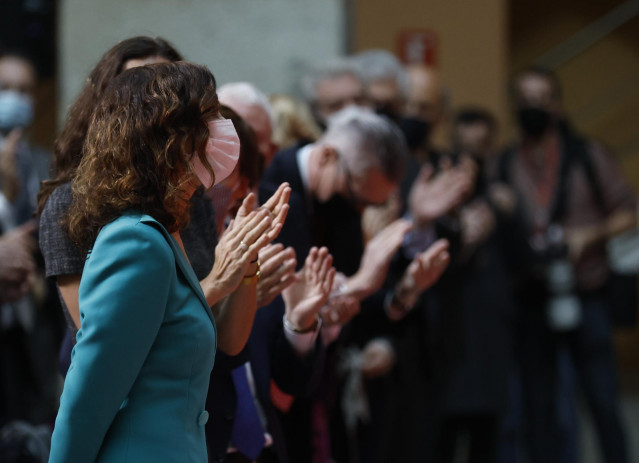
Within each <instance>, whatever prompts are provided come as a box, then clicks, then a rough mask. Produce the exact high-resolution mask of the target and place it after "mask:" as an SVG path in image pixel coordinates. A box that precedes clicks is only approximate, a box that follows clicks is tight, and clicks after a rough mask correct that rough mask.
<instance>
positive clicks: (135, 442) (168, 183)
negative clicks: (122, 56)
mask: <svg viewBox="0 0 639 463" xmlns="http://www.w3.org/2000/svg"><path fill="white" fill-rule="evenodd" d="M218 118H219V103H218V101H217V95H216V93H215V80H214V78H213V76H212V75H211V73H210V72H209V71H208V70H207V69H206V68H204V67H201V66H197V65H194V64H189V63H184V62H178V63H170V64H158V65H153V66H144V67H140V68H135V69H131V70H128V71H125V72H124V73H122V74H121V75H120V76H118V77H117V78H116V79H115V80H114V81H113V83H112V84H111V86H110V87H109V89H107V91H106V92H105V95H104V97H103V99H102V101H101V102H100V103H99V105H98V107H97V109H96V112H95V114H94V117H93V119H92V122H91V125H90V127H89V131H88V134H87V139H86V143H85V152H84V157H83V160H82V162H81V164H80V166H79V168H78V172H77V175H76V179H75V180H74V184H73V194H74V203H73V205H72V207H71V210H70V211H69V215H68V217H67V220H66V224H67V226H68V229H69V234H70V236H71V237H72V238H73V239H74V241H75V242H76V243H78V244H79V245H80V246H82V247H83V248H84V249H90V252H89V256H88V258H87V260H86V263H85V268H84V272H83V275H82V280H81V283H80V291H79V298H80V300H79V306H80V318H81V325H82V327H81V329H80V331H79V332H78V335H77V344H76V346H75V348H74V350H73V353H72V361H71V367H70V369H69V372H68V374H67V377H66V382H65V385H64V390H63V393H62V397H61V401H60V409H59V412H58V417H57V419H56V424H55V429H54V433H53V437H52V446H51V455H50V460H49V461H50V462H53V463H58V462H60V463H75V462H77V463H87V462H92V461H99V462H131V463H145V462H198V463H205V462H206V461H207V455H206V443H205V437H204V425H205V424H206V422H207V419H208V413H207V412H206V411H205V410H204V405H205V401H206V394H207V388H208V383H209V376H210V373H211V369H212V368H213V363H214V356H215V349H216V330H215V323H214V320H213V316H212V313H211V310H210V308H209V305H208V304H207V301H206V299H205V297H204V294H203V293H202V289H201V287H200V284H199V282H198V280H197V278H196V276H195V274H194V273H193V270H192V269H191V266H190V265H189V262H188V260H187V258H186V255H185V253H184V248H183V245H182V240H181V238H180V234H179V230H180V229H181V228H182V227H183V226H184V225H185V224H186V223H187V221H188V204H189V199H190V197H191V195H192V194H193V192H194V191H195V189H196V188H197V187H199V186H200V185H201V184H202V183H208V184H205V186H206V187H210V186H211V184H212V183H214V182H217V181H219V180H222V178H223V177H224V175H226V174H228V172H230V171H229V168H230V169H231V170H232V168H233V165H231V163H229V162H228V158H233V157H234V156H235V158H236V155H237V153H235V152H234V149H229V148H228V147H229V146H232V145H233V143H232V141H233V137H232V135H233V134H234V132H233V134H231V136H230V137H229V133H228V132H225V134H226V141H227V142H228V141H229V140H230V143H227V144H226V146H227V148H225V150H222V151H221V152H220V151H217V152H215V151H214V150H211V149H210V147H211V146H212V145H214V144H215V140H214V138H215V136H216V134H215V133H212V130H213V128H214V126H212V125H211V123H212V121H216V119H218ZM235 137H236V135H235ZM238 148H239V146H238ZM193 153H194V154H193ZM215 156H220V157H222V158H223V157H224V156H226V157H227V159H226V161H225V162H226V164H224V162H222V163H220V162H218V161H220V159H216V158H215ZM222 161H224V159H222ZM269 224H270V221H269V220H266V219H264V215H260V214H255V217H254V219H253V220H249V221H247V224H246V226H247V227H251V229H252V230H253V231H252V232H251V233H248V234H246V235H244V236H245V238H244V241H242V242H241V243H238V248H239V249H238V251H237V252H238V256H237V258H240V257H242V258H245V257H246V256H248V255H251V256H253V255H256V254H257V249H259V246H260V245H261V244H262V243H263V242H264V239H263V238H262V234H263V233H264V231H265V230H266V229H267V227H268V226H269ZM242 253H244V255H242ZM257 265H259V264H257ZM252 267H253V269H252V270H251V271H250V272H254V274H251V275H248V278H249V279H251V280H252V279H253V278H254V277H255V276H256V275H257V276H259V272H258V268H256V266H255V265H253V266H252Z"/></svg>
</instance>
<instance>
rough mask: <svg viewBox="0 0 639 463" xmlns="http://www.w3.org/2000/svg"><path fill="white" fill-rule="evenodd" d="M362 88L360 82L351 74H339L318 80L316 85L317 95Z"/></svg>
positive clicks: (321, 95) (348, 91)
mask: <svg viewBox="0 0 639 463" xmlns="http://www.w3.org/2000/svg"><path fill="white" fill-rule="evenodd" d="M362 88H363V85H362V82H361V81H360V80H359V79H357V78H356V77H355V76H353V75H352V74H340V75H337V76H332V77H327V78H325V79H322V80H320V81H319V82H318V83H317V85H316V91H317V94H318V97H320V98H321V97H323V96H327V94H329V93H330V94H335V93H352V92H359V91H361V90H362Z"/></svg>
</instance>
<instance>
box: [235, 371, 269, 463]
mask: <svg viewBox="0 0 639 463" xmlns="http://www.w3.org/2000/svg"><path fill="white" fill-rule="evenodd" d="M231 375H232V376H233V383H235V392H236V394H237V408H236V410H235V421H234V422H233V430H232V432H231V445H233V446H234V447H235V448H236V449H237V450H238V452H240V453H242V454H243V455H245V456H247V457H248V458H250V459H251V460H255V459H257V457H258V456H259V454H260V452H261V451H262V449H263V448H264V445H265V444H266V441H265V440H264V428H263V427H262V423H261V422H260V417H259V415H258V413H257V407H256V405H255V399H254V397H253V394H252V393H251V389H250V387H249V383H248V380H247V377H246V368H245V365H242V366H240V367H237V368H236V369H235V370H233V371H231Z"/></svg>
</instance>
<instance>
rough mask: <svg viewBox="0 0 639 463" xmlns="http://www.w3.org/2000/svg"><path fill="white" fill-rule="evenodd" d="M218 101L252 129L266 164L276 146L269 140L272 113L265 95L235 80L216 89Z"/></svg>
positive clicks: (249, 85)
mask: <svg viewBox="0 0 639 463" xmlns="http://www.w3.org/2000/svg"><path fill="white" fill-rule="evenodd" d="M217 94H218V97H219V99H220V103H222V104H223V105H225V106H228V107H229V108H231V109H232V110H233V111H235V112H236V113H237V114H238V115H239V116H240V117H241V118H242V119H244V121H245V122H246V123H247V124H248V125H249V126H250V127H251V129H253V131H254V132H255V136H256V138H257V144H258V148H259V150H260V154H261V155H262V156H263V157H264V161H265V165H268V164H269V163H270V162H271V160H272V159H273V156H274V155H275V152H276V151H277V147H275V145H274V144H273V142H272V141H271V137H272V135H273V115H272V109H271V105H270V103H269V101H268V98H267V97H266V95H264V94H263V93H262V92H260V91H259V90H258V89H257V88H255V87H254V86H253V85H251V84H249V83H247V82H235V83H231V84H226V85H223V86H222V87H220V88H219V89H218V91H217Z"/></svg>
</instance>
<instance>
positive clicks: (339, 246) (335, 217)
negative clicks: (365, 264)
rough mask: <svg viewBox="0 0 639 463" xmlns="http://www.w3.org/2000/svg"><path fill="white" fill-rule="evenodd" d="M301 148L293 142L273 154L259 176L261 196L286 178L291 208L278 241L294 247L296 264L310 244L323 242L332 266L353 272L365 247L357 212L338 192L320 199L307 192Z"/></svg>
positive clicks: (301, 260)
mask: <svg viewBox="0 0 639 463" xmlns="http://www.w3.org/2000/svg"><path fill="white" fill-rule="evenodd" d="M300 148H301V146H300V145H296V146H295V147H293V148H290V149H288V150H285V151H282V152H280V153H278V154H277V156H275V158H274V159H273V162H272V163H271V165H270V166H269V168H268V169H267V170H266V172H265V173H264V176H263V178H262V182H261V184H260V200H261V201H265V200H266V199H268V197H269V196H270V195H271V194H273V193H274V192H275V190H276V189H277V187H278V186H279V185H280V184H281V183H282V182H289V184H290V186H291V190H292V191H291V199H290V201H289V205H290V209H289V212H288V216H287V218H286V223H285V224H284V227H283V228H282V232H281V233H280V236H279V237H278V239H277V241H278V242H280V243H283V244H284V245H286V246H292V247H293V248H294V249H295V252H296V254H297V262H298V268H300V267H302V265H303V263H304V259H305V258H306V256H307V254H308V251H309V250H310V248H311V247H312V246H326V247H328V249H329V250H330V252H331V254H332V255H333V265H334V266H335V268H336V269H337V270H338V271H340V272H343V273H344V274H346V275H352V274H353V273H355V272H356V271H357V269H358V268H359V262H360V259H361V257H362V253H363V251H364V243H363V238H362V229H361V219H360V214H359V212H358V211H357V210H356V209H355V208H354V207H353V206H351V204H350V203H349V202H348V201H347V200H346V199H344V198H342V197H341V196H338V195H335V196H334V197H333V198H330V199H329V200H328V201H327V202H325V203H320V202H318V201H316V200H314V199H313V198H311V197H309V195H307V193H306V192H305V190H304V184H303V183H302V178H301V176H300V173H299V167H298V164H297V152H298V151H299V149H300Z"/></svg>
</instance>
